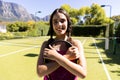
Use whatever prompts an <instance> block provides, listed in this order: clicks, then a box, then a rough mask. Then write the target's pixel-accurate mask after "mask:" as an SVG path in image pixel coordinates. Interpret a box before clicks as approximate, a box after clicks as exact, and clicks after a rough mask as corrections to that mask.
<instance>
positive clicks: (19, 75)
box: [0, 37, 120, 80]
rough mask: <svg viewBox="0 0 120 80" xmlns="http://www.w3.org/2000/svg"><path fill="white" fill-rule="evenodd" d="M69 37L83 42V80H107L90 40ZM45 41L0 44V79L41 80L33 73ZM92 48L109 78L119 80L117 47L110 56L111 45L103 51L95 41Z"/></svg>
mask: <svg viewBox="0 0 120 80" xmlns="http://www.w3.org/2000/svg"><path fill="white" fill-rule="evenodd" d="M73 38H76V39H79V40H81V42H84V43H83V46H84V51H85V57H86V61H87V71H88V74H87V77H86V78H85V79H84V80H108V78H107V76H106V73H105V71H104V68H103V65H102V63H101V61H100V58H99V56H98V54H97V53H98V52H97V49H96V47H95V44H94V43H93V39H91V38H81V37H73ZM46 39H48V37H39V38H26V39H13V40H3V41H0V64H1V65H0V80H19V79H20V80H42V78H39V77H38V76H37V74H36V63H37V58H38V55H39V51H40V47H41V44H42V42H43V41H44V40H46ZM96 45H97V48H98V51H99V52H100V53H101V56H102V59H103V61H104V63H105V66H106V68H107V70H108V73H109V75H110V77H111V79H112V80H119V79H120V61H119V59H120V53H119V52H120V51H119V45H118V46H117V49H116V54H115V55H113V54H112V52H113V51H112V47H111V46H112V42H110V49H109V50H104V40H96ZM33 46H37V47H33ZM16 51H18V52H16ZM6 54H7V55H6ZM3 55H4V56H3ZM79 80H81V79H79Z"/></svg>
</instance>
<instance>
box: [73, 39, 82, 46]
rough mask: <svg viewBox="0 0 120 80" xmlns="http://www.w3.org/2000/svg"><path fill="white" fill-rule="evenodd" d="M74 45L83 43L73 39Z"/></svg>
mask: <svg viewBox="0 0 120 80" xmlns="http://www.w3.org/2000/svg"><path fill="white" fill-rule="evenodd" d="M73 44H74V45H76V46H78V45H81V41H80V40H78V39H73Z"/></svg>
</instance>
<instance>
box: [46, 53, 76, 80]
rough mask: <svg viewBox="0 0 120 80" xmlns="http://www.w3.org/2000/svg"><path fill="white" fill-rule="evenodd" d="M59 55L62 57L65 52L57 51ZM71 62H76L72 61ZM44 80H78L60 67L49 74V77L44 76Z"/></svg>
mask: <svg viewBox="0 0 120 80" xmlns="http://www.w3.org/2000/svg"><path fill="white" fill-rule="evenodd" d="M58 52H59V53H60V54H62V55H64V54H65V53H66V51H58ZM72 62H76V61H75V60H72ZM44 80H78V79H77V77H76V76H75V75H73V74H72V73H70V72H69V71H68V70H66V69H65V68H63V67H62V66H60V67H59V68H58V69H57V70H55V71H54V72H52V73H50V74H49V76H44Z"/></svg>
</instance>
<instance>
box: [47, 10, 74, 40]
mask: <svg viewBox="0 0 120 80" xmlns="http://www.w3.org/2000/svg"><path fill="white" fill-rule="evenodd" d="M56 13H62V14H64V15H65V16H66V18H67V21H68V24H67V31H66V33H67V36H68V37H70V35H71V31H72V27H71V20H70V17H69V15H68V14H67V12H66V11H65V10H64V9H62V8H57V9H55V10H54V11H53V13H52V14H51V17H50V21H49V22H50V28H49V31H48V35H50V39H53V35H54V30H53V24H52V19H53V16H54V15H55V14H56Z"/></svg>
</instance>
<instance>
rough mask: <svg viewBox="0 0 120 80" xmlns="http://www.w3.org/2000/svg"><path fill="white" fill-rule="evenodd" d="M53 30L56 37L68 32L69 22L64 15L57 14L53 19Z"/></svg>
mask: <svg viewBox="0 0 120 80" xmlns="http://www.w3.org/2000/svg"><path fill="white" fill-rule="evenodd" d="M52 24H53V30H54V32H55V33H56V35H59V36H60V35H65V34H66V31H67V25H68V21H67V18H66V16H65V15H64V14H62V13H56V14H55V15H54V16H53V19H52Z"/></svg>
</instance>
